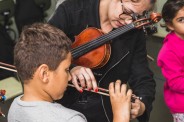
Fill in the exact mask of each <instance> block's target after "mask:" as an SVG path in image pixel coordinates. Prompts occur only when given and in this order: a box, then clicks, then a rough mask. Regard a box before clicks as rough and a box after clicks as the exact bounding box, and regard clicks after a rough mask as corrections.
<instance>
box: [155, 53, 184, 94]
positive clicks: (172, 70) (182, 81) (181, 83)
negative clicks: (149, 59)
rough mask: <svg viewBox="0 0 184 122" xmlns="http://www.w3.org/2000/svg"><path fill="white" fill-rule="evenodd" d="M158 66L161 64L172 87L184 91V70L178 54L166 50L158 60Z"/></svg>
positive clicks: (176, 90)
mask: <svg viewBox="0 0 184 122" xmlns="http://www.w3.org/2000/svg"><path fill="white" fill-rule="evenodd" d="M158 66H160V68H161V70H162V74H163V76H164V77H165V79H166V81H167V83H168V86H169V87H170V89H171V90H173V91H175V92H178V93H184V70H183V67H182V66H183V65H182V62H181V60H180V58H179V57H178V55H176V53H175V52H173V51H167V52H165V53H164V55H162V57H160V59H159V60H158Z"/></svg>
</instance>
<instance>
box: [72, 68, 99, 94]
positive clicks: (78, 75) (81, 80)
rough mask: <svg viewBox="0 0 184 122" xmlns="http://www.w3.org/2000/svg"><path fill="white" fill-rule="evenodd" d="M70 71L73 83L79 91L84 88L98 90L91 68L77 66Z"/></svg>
mask: <svg viewBox="0 0 184 122" xmlns="http://www.w3.org/2000/svg"><path fill="white" fill-rule="evenodd" d="M70 73H71V76H72V83H73V84H74V86H75V87H76V89H77V90H78V91H80V92H83V89H82V88H88V90H91V89H93V90H94V91H95V92H97V91H98V87H97V82H96V79H95V77H94V75H93V73H92V71H91V69H90V68H86V67H82V66H76V67H74V68H73V69H71V71H70ZM81 87H82V88H81Z"/></svg>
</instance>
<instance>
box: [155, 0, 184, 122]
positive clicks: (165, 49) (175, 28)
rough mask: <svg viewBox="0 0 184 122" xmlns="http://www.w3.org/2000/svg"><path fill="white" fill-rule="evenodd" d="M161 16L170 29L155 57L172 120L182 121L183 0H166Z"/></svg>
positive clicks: (183, 73) (183, 115)
mask: <svg viewBox="0 0 184 122" xmlns="http://www.w3.org/2000/svg"><path fill="white" fill-rule="evenodd" d="M162 17H163V19H164V21H165V24H166V28H167V30H169V31H170V33H169V34H168V35H167V36H166V37H165V39H164V41H163V46H162V48H161V50H160V52H159V54H158V59H157V64H158V66H159V67H160V68H161V70H162V74H163V76H164V77H165V80H166V82H165V84H164V99H165V102H166V104H167V106H168V108H169V109H170V111H171V113H172V115H173V119H174V122H184V104H183V102H184V0H168V1H167V2H166V3H165V4H164V6H163V9H162Z"/></svg>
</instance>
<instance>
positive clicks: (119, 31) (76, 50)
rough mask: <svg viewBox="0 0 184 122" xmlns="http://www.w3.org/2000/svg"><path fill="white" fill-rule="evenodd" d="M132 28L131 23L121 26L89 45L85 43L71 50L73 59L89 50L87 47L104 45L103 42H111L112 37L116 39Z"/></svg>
mask: <svg viewBox="0 0 184 122" xmlns="http://www.w3.org/2000/svg"><path fill="white" fill-rule="evenodd" d="M133 28H134V25H133V24H132V23H131V24H128V25H126V26H123V27H121V28H118V29H116V30H114V31H111V32H110V33H108V34H106V35H104V36H101V37H99V38H97V39H95V40H93V41H90V42H89V43H86V44H84V45H82V46H79V47H76V48H74V49H73V50H72V56H73V57H74V58H75V57H76V56H77V54H79V53H80V52H83V51H85V50H86V49H89V47H93V46H95V45H96V44H102V45H103V44H104V42H106V41H107V39H108V41H109V40H111V39H113V38H114V37H116V36H117V35H121V34H123V33H124V32H127V31H129V30H131V29H133ZM100 46H101V45H100Z"/></svg>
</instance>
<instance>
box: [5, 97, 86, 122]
mask: <svg viewBox="0 0 184 122" xmlns="http://www.w3.org/2000/svg"><path fill="white" fill-rule="evenodd" d="M20 98H21V96H19V97H17V98H15V99H14V101H13V103H12V105H11V107H10V110H9V112H8V120H9V122H11V120H15V119H18V121H21V122H22V121H27V122H32V121H33V120H34V121H35V120H37V121H45V122H51V121H52V122H55V121H57V122H59V121H63V122H65V121H70V120H72V119H73V118H77V119H81V120H86V119H85V117H84V115H82V114H81V113H79V112H77V111H74V110H72V109H68V108H66V107H64V106H62V105H61V104H58V103H50V102H44V101H38V102H25V101H22V100H20Z"/></svg>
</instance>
